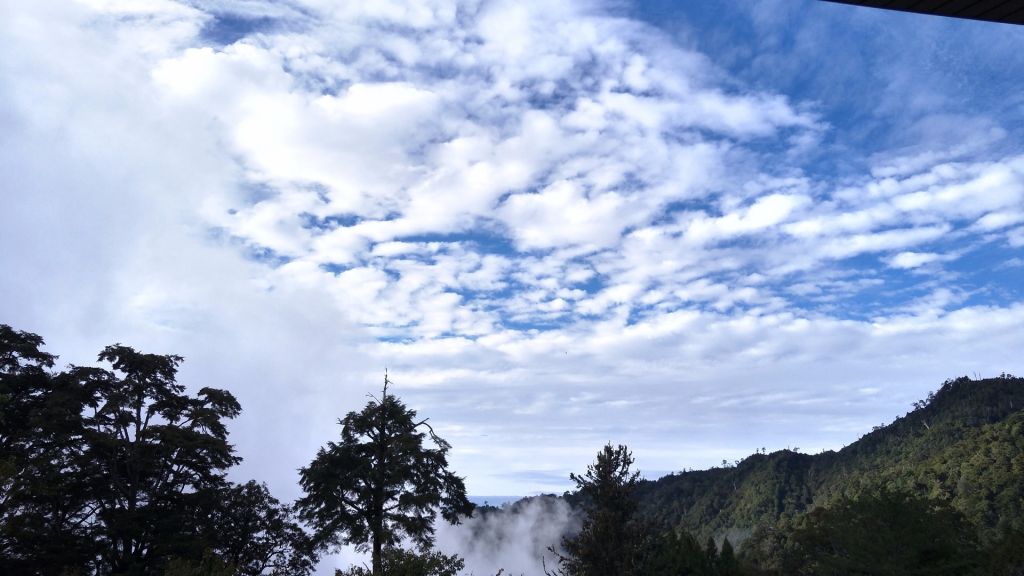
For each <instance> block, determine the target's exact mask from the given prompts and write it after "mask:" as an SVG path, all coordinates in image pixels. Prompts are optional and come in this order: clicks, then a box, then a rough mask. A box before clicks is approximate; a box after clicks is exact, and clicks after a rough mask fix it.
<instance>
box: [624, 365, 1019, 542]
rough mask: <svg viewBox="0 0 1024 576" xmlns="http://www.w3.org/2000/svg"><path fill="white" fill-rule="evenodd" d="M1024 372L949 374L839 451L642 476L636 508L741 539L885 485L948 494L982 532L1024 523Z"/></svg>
mask: <svg viewBox="0 0 1024 576" xmlns="http://www.w3.org/2000/svg"><path fill="white" fill-rule="evenodd" d="M1022 409H1024V378H1016V377H1013V376H1010V375H1003V376H1001V377H999V378H991V379H986V380H970V379H969V378H966V377H964V378H959V379H956V380H948V381H946V382H945V383H943V384H942V386H941V388H940V389H939V390H938V391H937V392H935V393H934V394H933V395H929V398H928V399H926V400H923V401H922V402H920V403H918V405H917V407H916V408H915V409H914V410H913V411H912V412H910V413H908V414H907V415H905V416H902V417H899V418H897V419H896V421H894V422H893V423H892V424H889V425H888V426H884V427H879V428H876V429H875V430H874V431H872V432H870V433H868V434H866V435H864V436H863V437H861V438H860V439H859V440H857V441H856V442H854V443H853V444H850V445H849V446H847V447H845V448H843V449H842V450H840V451H838V452H833V451H829V452H825V453H822V454H817V455H808V454H800V453H796V452H792V451H788V450H783V451H779V452H774V453H771V454H754V455H752V456H750V457H748V458H746V459H745V460H743V461H742V462H740V463H739V464H738V465H736V466H735V467H728V468H713V469H711V470H702V471H695V472H684V473H679V474H673V475H669V476H665V477H663V478H661V479H659V480H656V481H648V482H645V483H643V484H642V485H641V487H640V490H639V499H640V513H641V515H642V516H643V517H645V518H646V519H647V520H649V521H651V522H653V523H654V524H655V525H658V526H661V527H663V528H682V529H685V530H687V531H689V532H691V533H693V534H694V535H696V536H698V537H699V538H707V537H708V536H713V537H715V538H721V537H722V536H728V537H729V538H730V540H732V541H733V542H741V541H742V540H744V539H745V538H746V537H747V536H749V535H750V534H751V533H752V531H753V530H754V529H756V528H757V527H759V526H772V525H775V524H776V523H777V522H778V521H779V520H780V519H781V520H784V519H786V518H787V517H793V516H796V515H798V514H801V513H803V512H806V511H808V510H810V509H813V508H814V507H815V506H827V505H828V504H830V503H831V502H833V501H835V499H837V498H838V497H840V496H843V495H848V496H856V495H857V494H858V493H860V492H861V491H863V490H866V489H871V488H873V487H878V486H886V487H888V488H894V489H899V490H904V491H911V492H914V493H916V494H919V495H921V496H926V497H930V498H939V499H943V500H946V501H949V502H951V503H952V505H953V506H954V507H955V508H957V509H959V510H960V511H961V512H963V513H964V514H965V515H966V517H967V518H968V519H969V520H971V521H972V522H973V523H974V524H975V525H977V526H978V527H979V530H980V531H981V536H982V538H983V539H988V538H990V537H993V536H995V535H996V534H997V533H998V532H999V531H1000V530H1002V529H1004V528H1015V529H1024V411H1022Z"/></svg>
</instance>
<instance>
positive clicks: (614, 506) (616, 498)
mask: <svg viewBox="0 0 1024 576" xmlns="http://www.w3.org/2000/svg"><path fill="white" fill-rule="evenodd" d="M632 465H633V456H632V454H631V453H630V452H629V450H628V449H627V448H626V447H625V446H622V445H620V446H619V447H617V448H613V447H612V445H611V444H607V445H606V446H605V447H604V448H602V449H601V451H600V452H598V453H597V460H596V461H595V462H594V463H593V464H591V465H589V466H587V472H586V473H585V474H584V475H582V476H580V475H577V474H575V473H573V474H570V476H569V477H570V478H571V479H572V480H573V481H574V482H575V483H576V488H577V491H578V495H579V496H580V498H581V500H582V502H583V508H584V512H585V513H586V519H585V520H584V521H583V526H582V528H581V529H580V532H579V534H577V535H576V536H574V537H571V538H566V539H564V540H563V541H562V550H563V552H564V554H559V555H558V556H559V558H558V563H559V569H558V570H557V571H556V572H555V574H560V575H563V576H606V575H610V574H615V575H618V576H631V575H633V574H639V571H638V568H639V565H640V562H641V555H642V548H643V531H642V530H641V529H640V528H639V527H638V526H637V524H636V522H635V520H634V514H635V512H636V506H637V503H636V499H635V497H634V490H635V488H636V486H637V484H638V483H639V478H640V473H639V472H631V471H630V466H632Z"/></svg>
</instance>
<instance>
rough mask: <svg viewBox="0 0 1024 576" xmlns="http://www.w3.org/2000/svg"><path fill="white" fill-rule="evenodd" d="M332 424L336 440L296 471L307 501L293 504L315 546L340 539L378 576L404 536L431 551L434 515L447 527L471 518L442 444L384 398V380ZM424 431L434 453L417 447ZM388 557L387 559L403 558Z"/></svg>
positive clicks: (399, 406)
mask: <svg viewBox="0 0 1024 576" xmlns="http://www.w3.org/2000/svg"><path fill="white" fill-rule="evenodd" d="M339 424H341V427H342V428H341V441H340V442H329V443H328V444H327V447H326V448H321V449H320V451H319V452H318V453H317V455H316V458H314V460H313V462H312V463H310V465H309V466H307V467H305V468H303V469H302V470H301V472H300V475H301V479H300V484H301V485H302V489H303V490H304V491H305V492H306V496H304V497H303V498H301V499H300V500H299V501H298V502H297V505H298V508H299V510H300V512H301V515H302V518H303V519H304V520H306V521H307V522H309V523H310V524H312V525H313V526H315V528H316V530H315V532H316V542H317V546H318V547H320V548H326V549H330V548H331V547H334V546H336V545H338V544H340V543H342V542H344V543H347V544H355V545H356V546H357V547H358V548H359V549H363V550H365V549H367V548H369V550H370V551H371V553H372V562H373V565H372V571H373V574H374V575H375V576H379V575H380V574H383V573H384V570H385V564H386V561H385V560H386V559H385V557H384V551H385V549H389V548H394V547H395V546H397V545H398V544H399V543H400V542H401V538H402V537H403V536H405V537H408V538H410V539H412V540H413V541H414V542H415V543H416V544H417V545H418V546H419V547H420V548H421V549H423V550H428V549H429V548H430V546H431V544H432V539H433V534H434V524H433V523H434V514H435V513H436V512H440V514H441V516H442V517H443V518H444V519H445V520H447V521H449V522H453V523H455V522H458V521H459V516H460V515H468V514H471V513H472V511H473V505H472V504H471V503H470V502H469V500H467V499H466V486H465V483H464V482H463V479H462V478H460V477H459V476H457V475H455V474H454V473H453V472H451V471H450V470H449V469H448V459H447V454H448V450H449V449H450V446H449V444H448V443H447V442H445V441H444V440H443V439H441V438H439V437H438V436H437V435H436V434H434V431H433V429H432V428H431V427H430V425H429V424H428V423H427V421H426V420H420V421H417V420H416V411H414V410H410V409H409V408H407V407H406V406H405V404H403V403H402V402H401V401H399V400H398V398H397V397H395V396H394V395H393V394H390V393H388V380H387V376H385V378H384V391H383V393H382V394H381V397H380V399H376V398H373V399H371V401H370V402H369V403H367V405H366V407H365V408H364V409H363V410H362V411H361V412H350V413H349V414H348V415H346V416H345V418H343V419H342V420H341V421H340V422H339ZM424 429H426V432H425V431H424ZM427 432H429V434H430V437H431V439H432V440H433V443H434V445H435V446H434V447H433V448H431V447H428V446H427V445H425V444H424V440H425V439H426V435H427ZM395 554H397V553H394V554H392V558H405V557H404V556H401V555H398V556H396V555H395Z"/></svg>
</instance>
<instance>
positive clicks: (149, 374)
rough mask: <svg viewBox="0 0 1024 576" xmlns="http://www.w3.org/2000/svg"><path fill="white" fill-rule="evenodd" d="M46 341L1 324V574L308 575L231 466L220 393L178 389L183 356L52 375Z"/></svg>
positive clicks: (271, 510)
mask: <svg viewBox="0 0 1024 576" xmlns="http://www.w3.org/2000/svg"><path fill="white" fill-rule="evenodd" d="M42 344H43V340H42V338H40V337H39V336H36V335H34V334H29V333H26V332H18V331H16V330H13V329H11V328H10V327H9V326H6V325H0V574H17V575H19V576H34V575H40V576H43V575H45V576H49V575H54V576H69V575H78V574H81V575H84V574H92V575H108V574H110V575H114V574H116V575H126V576H135V575H139V576H143V575H145V576H148V575H164V574H165V572H166V573H167V574H174V575H177V576H186V575H188V576H198V575H200V574H202V575H204V576H212V575H213V574H219V573H224V574H231V575H232V576H242V575H244V576H257V575H261V574H262V575H269V574H290V575H301V574H307V573H309V572H310V571H311V570H312V565H313V559H312V555H311V553H310V552H309V547H308V546H306V545H305V540H304V534H303V533H302V530H301V529H300V528H299V526H298V524H297V523H296V522H295V521H294V520H293V519H292V517H291V511H290V510H289V509H288V507H286V506H281V505H280V503H278V502H277V501H276V500H275V499H273V498H272V497H271V496H270V495H269V493H267V491H266V489H265V488H264V487H263V486H260V485H257V484H255V483H250V484H246V485H243V486H236V487H232V486H231V485H230V484H229V483H227V482H226V481H225V479H224V474H225V472H226V469H227V468H228V467H230V466H231V465H233V464H235V463H237V462H238V461H239V460H240V459H239V458H238V457H236V456H235V455H234V452H233V448H232V447H231V445H230V444H229V443H228V442H227V429H226V427H225V424H224V422H223V421H224V420H225V419H229V418H233V417H234V416H236V415H237V414H238V413H239V411H240V408H239V405H238V402H237V401H236V400H235V398H234V397H233V396H232V395H231V394H230V393H229V392H227V391H224V390H218V389H214V388H203V389H201V390H200V391H199V393H198V394H197V395H196V396H191V395H189V394H187V393H186V391H185V387H184V386H182V385H180V384H178V383H177V382H176V381H175V376H176V374H177V367H178V364H179V363H180V362H181V358H180V357H178V356H172V355H156V354H143V353H141V352H137V351H135V350H134V349H132V348H129V347H127V346H121V345H115V346H108V347H107V348H105V349H104V350H103V352H102V353H101V354H100V356H99V358H100V360H103V361H106V362H109V363H110V364H111V366H112V370H105V369H101V368H87V367H75V366H72V367H70V368H69V369H68V370H66V371H64V372H59V373H52V372H51V371H50V368H51V367H52V365H53V362H54V359H55V357H54V356H52V355H50V354H46V353H44V352H41V351H40V347H41V346H42Z"/></svg>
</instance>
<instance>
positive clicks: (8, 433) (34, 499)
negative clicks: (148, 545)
mask: <svg viewBox="0 0 1024 576" xmlns="http://www.w3.org/2000/svg"><path fill="white" fill-rule="evenodd" d="M43 343H44V342H43V339H42V338H41V337H39V336H38V335H35V334H31V333H28V332H21V331H17V330H14V329H13V328H11V327H10V326H7V325H5V324H0V573H3V574H22V575H33V574H41V575H50V574H54V575H57V574H61V573H64V572H69V571H73V570H75V569H77V568H81V567H84V566H86V565H87V564H89V563H90V561H91V560H92V559H93V557H94V555H95V543H94V541H93V538H92V519H93V513H94V511H95V507H94V506H93V505H92V501H91V500H90V498H89V495H88V490H87V484H86V482H85V481H84V478H83V474H82V470H83V467H88V466H89V465H90V463H89V460H88V458H86V457H85V456H84V454H85V450H86V446H85V443H84V441H83V437H82V427H81V408H82V406H83V403H84V401H85V398H86V396H87V395H85V394H83V392H82V391H81V390H80V389H79V388H78V387H77V386H75V385H74V383H73V382H72V381H70V380H69V379H68V378H66V377H63V376H60V375H55V374H53V373H51V372H50V368H52V366H53V363H54V361H55V360H56V356H54V355H52V354H48V353H46V352H43V351H42V350H40V348H41V347H42V345H43Z"/></svg>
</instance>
